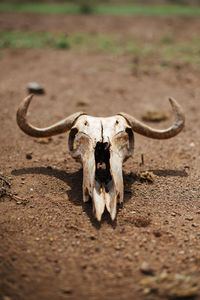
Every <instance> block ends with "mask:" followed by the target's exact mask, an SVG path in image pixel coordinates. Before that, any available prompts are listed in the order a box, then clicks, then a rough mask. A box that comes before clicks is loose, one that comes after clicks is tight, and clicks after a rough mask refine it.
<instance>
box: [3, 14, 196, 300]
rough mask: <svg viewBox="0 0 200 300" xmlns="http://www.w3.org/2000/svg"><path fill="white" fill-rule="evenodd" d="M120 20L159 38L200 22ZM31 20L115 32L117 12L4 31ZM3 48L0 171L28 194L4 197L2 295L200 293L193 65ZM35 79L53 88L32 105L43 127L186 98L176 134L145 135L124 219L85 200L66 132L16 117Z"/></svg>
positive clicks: (128, 182) (128, 170)
mask: <svg viewBox="0 0 200 300" xmlns="http://www.w3.org/2000/svg"><path fill="white" fill-rule="evenodd" d="M91 18H92V19H91ZM38 19H39V20H42V21H41V22H37V20H38ZM27 20H28V21H27ZM73 20H76V21H77V23H76V22H72V21H73ZM120 20H121V21H122V28H124V30H125V28H129V30H130V32H129V33H130V34H131V33H132V34H134V32H135V34H140V35H141V38H146V36H148V34H150V35H151V36H152V34H153V36H157V35H159V34H161V33H160V32H161V30H162V28H164V29H165V30H167V28H168V26H171V27H170V28H171V30H174V31H176V32H178V31H179V32H180V34H181V35H182V37H184V34H185V38H189V37H190V36H191V35H192V34H196V35H197V34H198V33H199V29H198V28H199V27H200V21H199V20H197V19H194V20H193V19H191V20H190V22H188V19H171V20H169V19H151V22H150V25H149V26H148V24H149V22H148V20H149V19H148V18H142V19H138V18H124V19H123V18H121V19H120ZM26 22H27V23H28V24H29V25H28V27H27V28H28V29H29V30H30V29H34V30H48V28H49V30H60V29H61V28H62V26H63V23H64V24H65V26H66V31H68V30H71V28H72V27H73V31H74V32H75V31H77V32H79V31H80V28H82V27H81V26H82V25H81V24H86V27H84V28H86V29H85V30H86V31H88V30H93V29H94V27H95V28H98V29H95V30H100V28H102V27H101V26H103V29H102V30H103V31H104V32H107V33H110V32H113V31H115V30H116V31H117V28H116V27H115V24H116V18H110V17H109V18H108V17H106V18H100V17H96V19H95V18H94V17H88V18H86V17H84V18H81V19H78V18H77V17H65V18H64V17H59V18H58V17H57V18H56V17H53V16H52V17H44V16H43V17H41V16H34V18H33V17H29V16H28V15H13V16H12V15H7V14H3V15H0V24H1V28H4V29H6V28H7V29H11V28H12V29H13V28H16V29H19V28H20V29H22V28H24V27H23V26H24V25H23V24H26ZM81 22H82V23H81ZM2 24H3V25H2ZM40 24H41V27H40ZM169 24H170V25H169ZM180 24H183V26H182V27H180ZM192 24H193V25H194V24H196V26H192ZM137 25H138V27H137ZM2 26H3V27H2ZM68 26H69V27H68ZM76 26H77V27H76ZM162 26H163V27H162ZM131 28H132V29H133V32H132V31H131ZM137 28H139V29H138V31H137ZM185 28H187V30H185ZM125 31H126V30H125ZM120 33H123V30H122V29H121V32H120ZM1 54H2V55H1V59H0V66H1V67H0V68H1V72H0V128H1V131H0V145H1V147H0V158H1V169H0V172H1V173H0V177H2V178H5V179H6V180H7V181H9V182H10V184H11V188H10V190H11V192H12V193H17V196H19V197H22V198H24V199H27V200H28V202H27V203H25V204H23V201H18V202H17V203H16V201H15V200H13V199H12V200H11V199H10V198H9V197H7V196H4V197H1V199H0V208H1V219H0V223H1V227H0V279H1V280H0V299H3V300H10V299H12V300H15V299H16V300H19V299H20V300H26V299H29V300H36V299H41V300H43V299H45V300H46V299H53V300H54V299H55V300H57V299H59V300H60V299H61V300H63V299H92V300H93V299H98V300H99V299H146V300H147V299H149V300H150V299H160V298H162V299H169V298H170V297H171V298H173V297H174V298H177V297H178V296H182V297H183V296H184V295H188V296H193V298H195V299H200V286H199V282H200V254H199V253H200V223H199V221H200V188H199V183H200V171H199V163H200V136H199V130H198V128H199V127H200V119H199V110H200V101H199V100H200V76H199V73H198V72H197V71H195V70H193V69H192V68H191V67H189V66H185V67H184V68H181V69H173V68H172V69H171V68H169V69H161V68H160V69H157V68H154V65H153V64H150V65H149V69H148V72H139V73H137V74H133V72H131V70H130V68H129V64H130V62H131V61H132V59H133V58H132V57H130V56H121V57H115V56H110V55H107V54H100V53H99V54H98V53H97V54H90V55H87V54H81V53H79V54H78V53H73V52H70V51H52V50H46V51H44V50H18V51H14V50H4V51H1ZM30 81H37V82H40V83H41V84H42V85H43V86H44V88H45V90H46V94H45V95H44V96H36V97H35V99H34V101H33V103H32V105H31V108H30V113H29V120H30V121H31V122H32V123H33V124H34V125H37V126H46V125H48V124H52V123H53V122H56V121H58V120H60V119H61V118H63V117H65V116H67V115H69V114H71V113H73V112H75V111H79V110H85V111H87V112H88V114H91V115H94V116H100V115H103V116H108V115H113V114H115V113H117V112H119V111H126V112H128V113H131V114H132V115H134V116H135V117H136V118H138V119H141V115H142V114H143V113H144V112H146V111H147V110H158V111H161V110H164V111H167V112H170V107H169V103H168V101H167V98H168V97H169V96H173V97H175V98H176V99H177V100H178V101H179V103H180V104H181V105H182V106H183V108H184V111H185V115H186V127H185V129H184V130H183V131H182V132H181V134H179V135H178V136H177V137H174V138H173V139H170V140H166V141H156V140H151V139H147V138H144V137H142V136H139V135H135V153H134V155H133V157H132V158H131V159H129V160H128V161H127V162H126V163H125V164H124V184H125V201H124V205H123V207H120V208H119V209H118V215H117V220H116V222H111V221H110V218H109V215H108V214H106V213H105V214H104V215H103V219H102V222H101V223H98V222H97V221H96V220H95V219H94V217H93V216H92V205H91V203H86V204H83V202H82V191H81V182H82V170H81V168H80V165H79V164H78V163H76V162H74V160H73V159H72V158H71V157H70V155H69V152H68V148H67V134H66V135H61V136H57V137H53V138H52V140H50V141H49V142H48V143H45V144H44V143H41V142H40V143H39V142H38V141H36V140H35V139H33V138H31V137H28V136H26V135H25V134H23V133H22V132H21V131H20V130H19V128H18V127H17V125H16V121H15V114H16V110H17V107H18V105H19V103H20V101H21V100H22V99H23V98H24V97H25V95H26V94H27V90H26V87H27V83H28V82H30ZM84 101H85V102H86V106H84V107H80V105H79V104H80V102H84ZM172 122H173V118H172V117H170V118H169V119H168V120H167V121H164V122H160V123H158V124H151V125H152V126H155V127H157V128H165V127H167V126H169V125H170V124H171V123H172ZM27 154H29V155H30V157H31V158H32V159H27ZM141 154H143V155H144V165H143V166H141V165H140V163H141ZM30 157H29V158H30ZM141 170H144V171H152V172H153V173H154V174H155V179H154V182H153V183H151V184H150V183H148V182H140V181H138V180H136V177H135V176H134V174H136V173H138V172H140V171H141ZM0 183H1V184H2V180H1V179H0ZM6 188H7V190H9V188H8V187H6ZM163 272H164V273H165V275H163ZM144 273H148V274H149V275H147V274H144ZM160 274H162V275H161V277H159V276H160ZM163 278H164V279H163ZM151 290H152V292H151ZM193 298H191V299H193Z"/></svg>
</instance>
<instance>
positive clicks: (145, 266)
mask: <svg viewBox="0 0 200 300" xmlns="http://www.w3.org/2000/svg"><path fill="white" fill-rule="evenodd" d="M140 271H141V272H142V273H143V274H145V275H150V276H153V275H154V270H153V269H151V268H150V267H149V264H148V263H147V262H146V261H144V262H143V263H142V265H141V267H140Z"/></svg>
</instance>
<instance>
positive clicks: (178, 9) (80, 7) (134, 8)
mask: <svg viewBox="0 0 200 300" xmlns="http://www.w3.org/2000/svg"><path fill="white" fill-rule="evenodd" d="M171 1H174V2H176V3H177V1H178V0H176V1H175V0H171ZM199 1H200V0H199ZM174 2H173V3H174ZM0 12H18V13H22V12H23V13H41V14H92V13H93V14H100V15H138V16H142V15H143V16H173V15H176V16H195V15H200V7H198V6H196V7H195V6H187V5H174V4H173V5H169V4H168V5H167V4H166V5H147V4H133V3H127V4H112V3H111V4H110V3H107V4H106V3H101V2H91V1H89V0H87V1H79V2H74V3H71V2H69V3H50V4H47V3H26V2H25V3H10V2H3V3H0Z"/></svg>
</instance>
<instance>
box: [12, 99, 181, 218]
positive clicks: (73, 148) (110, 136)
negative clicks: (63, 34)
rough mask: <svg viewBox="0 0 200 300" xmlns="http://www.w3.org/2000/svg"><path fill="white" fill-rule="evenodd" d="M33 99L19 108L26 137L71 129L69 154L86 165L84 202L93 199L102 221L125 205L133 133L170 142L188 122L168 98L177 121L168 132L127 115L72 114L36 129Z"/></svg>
mask: <svg viewBox="0 0 200 300" xmlns="http://www.w3.org/2000/svg"><path fill="white" fill-rule="evenodd" d="M32 96H33V95H29V96H28V97H26V98H25V99H24V100H23V101H22V103H21V104H20V106H19V108H18V111H17V123H18V125H19V127H20V128H21V129H22V130H23V131H24V132H25V133H26V134H28V135H30V136H32V137H37V138H41V137H50V136H53V135H56V134H61V133H64V132H67V131H69V130H70V133H69V142H68V144H69V150H70V153H71V155H72V157H73V158H75V159H76V160H77V161H79V162H81V163H82V165H83V201H84V202H86V201H88V200H89V199H90V198H91V199H92V201H93V212H94V215H95V216H96V218H97V220H99V221H100V220H101V216H102V214H103V212H104V209H105V207H106V208H107V210H108V212H109V213H110V216H111V218H112V220H114V219H115V217H116V211H117V203H122V202H123V196H124V187H123V176H122V164H123V162H124V161H125V160H126V159H127V158H128V157H129V156H130V155H131V154H132V153H133V148H134V135H133V132H136V133H139V134H142V135H144V136H146V137H150V138H153V139H168V138H171V137H174V136H175V135H177V134H178V133H179V132H180V131H181V130H182V129H183V127H184V122H185V117H184V114H183V112H182V109H181V107H180V106H179V104H178V103H177V102H176V101H175V100H174V99H169V101H170V104H171V106H172V109H173V111H174V113H175V115H176V119H175V121H174V123H173V125H172V126H171V127H169V128H167V129H166V130H157V129H153V128H151V127H149V126H147V125H145V124H143V123H141V122H140V121H138V120H136V119H135V118H134V117H132V116H131V115H129V114H126V113H119V114H117V115H115V116H113V117H107V118H96V117H91V116H88V115H87V114H85V113H82V112H78V113H75V114H72V115H70V116H69V117H67V118H66V119H64V120H62V121H60V122H58V123H56V124H54V125H52V126H50V127H47V128H36V127H34V126H33V125H31V124H30V123H29V122H28V121H27V119H26V114H27V110H28V107H29V104H30V102H31V100H32Z"/></svg>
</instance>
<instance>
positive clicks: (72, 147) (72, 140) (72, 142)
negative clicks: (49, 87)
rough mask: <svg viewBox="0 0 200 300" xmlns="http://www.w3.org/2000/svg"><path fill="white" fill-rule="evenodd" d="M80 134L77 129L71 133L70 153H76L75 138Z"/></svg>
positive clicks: (73, 129)
mask: <svg viewBox="0 0 200 300" xmlns="http://www.w3.org/2000/svg"><path fill="white" fill-rule="evenodd" d="M77 133H78V129H77V128H76V127H74V128H72V129H71V131H70V133H69V150H70V152H73V151H74V138H75V136H76V134H77Z"/></svg>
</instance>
